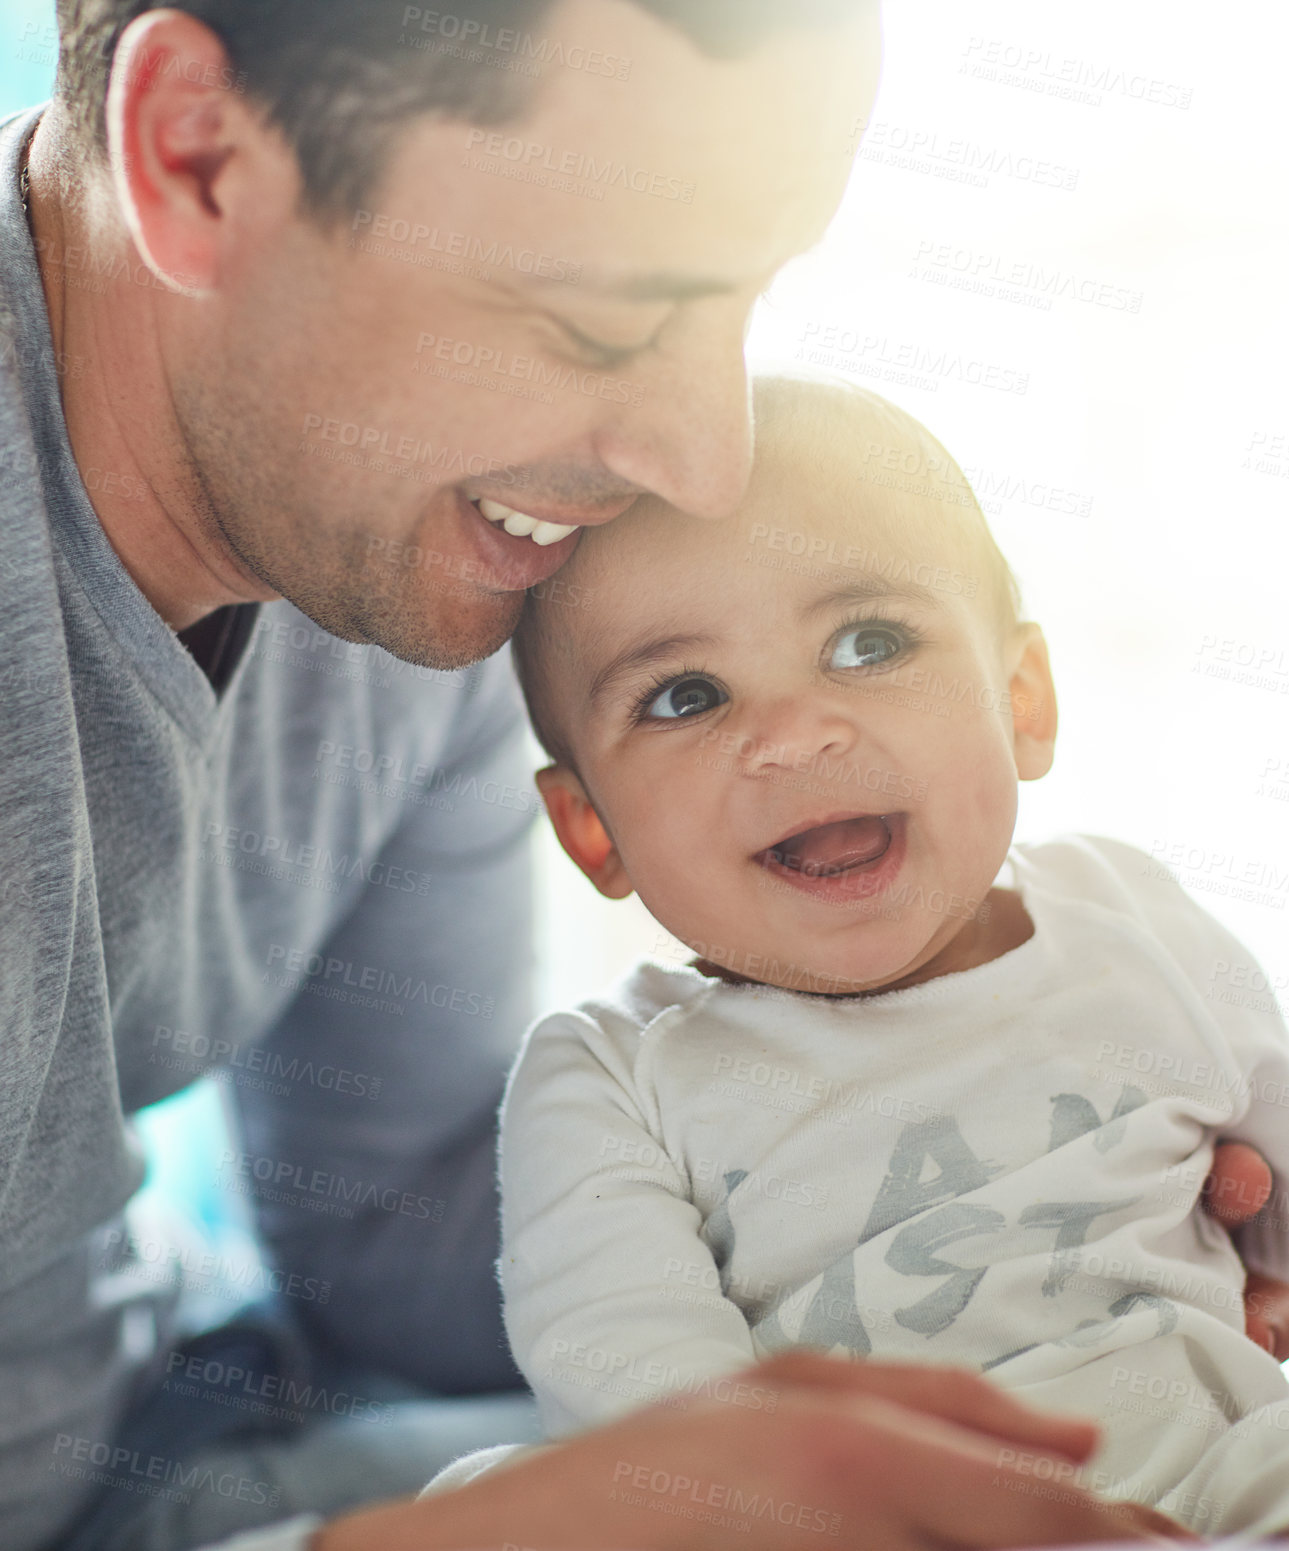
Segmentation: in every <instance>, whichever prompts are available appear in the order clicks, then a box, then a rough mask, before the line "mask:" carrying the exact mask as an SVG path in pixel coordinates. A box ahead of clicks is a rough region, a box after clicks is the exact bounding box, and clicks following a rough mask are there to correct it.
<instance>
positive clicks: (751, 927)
mask: <svg viewBox="0 0 1289 1551" xmlns="http://www.w3.org/2000/svg"><path fill="white" fill-rule="evenodd" d="M839 440H840V441H841V442H842V445H844V446H845V447H846V448H847V449H848V450H847V451H845V452H843V453H840V454H839V452H838V443H839ZM780 442H781V443H783V444H782V445H780V444H778V443H780ZM871 447H872V443H871V441H866V440H865V439H864V438H863V437H862V436H860V435H859V434H857V433H853V432H852V434H849V435H847V436H846V437H844V438H839V436H838V428H837V426H835V425H834V426H832V427H831V428H829V427H828V426H827V425H823V426H820V427H817V428H816V432H815V433H814V434H813V435H809V436H807V435H804V434H798V432H797V431H796V430H794V432H793V435H792V437H791V439H788V438H786V437H785V438H779V439H778V440H777V441H776V439H774V438H771V442H770V445H768V446H767V445H766V444H764V443H762V444H761V445H759V446H758V465H757V471H756V474H755V476H754V479H753V484H752V487H751V489H750V491H749V495H748V498H747V500H746V502H745V504H744V506H743V507H742V509H741V510H740V511H739V512H738V514H737V515H736V516H735V517H734V518H732V519H730V520H727V521H722V522H695V521H694V520H693V519H692V518H686V517H682V516H679V515H678V514H675V513H674V512H672V511H671V510H670V509H668V508H666V507H664V506H662V505H660V504H657V503H655V504H651V505H649V506H647V507H641V508H638V509H637V510H636V511H635V512H633V513H632V515H631V516H630V517H629V518H628V519H626V520H624V521H620V522H618V523H614V524H612V525H610V526H609V527H608V528H605V529H601V530H599V531H598V532H593V533H590V534H588V535H587V536H586V538H585V539H584V540H583V544H582V548H581V549H580V550H579V552H578V554H577V555H576V556H575V557H574V560H573V562H572V570H571V571H568V572H566V573H565V579H566V581H567V583H568V591H567V592H566V594H565V596H566V597H567V598H569V599H571V600H574V601H576V602H578V603H580V604H581V605H582V606H581V607H573V608H567V609H565V608H561V607H560V606H559V604H558V603H556V602H554V601H552V602H551V603H550V604H548V605H547V607H549V608H550V609H551V610H552V611H553V612H554V613H555V614H557V615H558V616H559V617H558V618H556V619H554V620H552V621H551V630H550V635H551V638H552V639H554V640H556V641H557V642H558V645H557V647H555V648H553V649H552V652H553V658H552V661H551V663H550V673H551V678H552V679H553V680H556V681H557V682H558V688H557V690H556V691H555V693H556V695H557V701H556V705H557V707H558V714H559V717H560V721H561V725H562V726H563V728H564V729H565V730H566V731H567V733H568V736H569V741H570V745H571V748H572V752H573V754H574V757H575V759H576V761H577V764H578V768H579V773H580V776H581V778H582V783H583V784H584V786H585V788H586V790H587V791H588V793H589V794H590V797H591V799H592V801H593V802H594V805H595V809H596V811H597V812H598V814H599V816H600V818H601V819H602V820H603V823H604V827H605V829H606V830H607V832H608V835H609V837H610V839H611V841H612V843H613V847H614V848H615V850H616V853H617V856H618V857H619V858H620V861H621V864H622V866H623V868H625V872H626V875H627V876H628V877H629V879H630V882H631V884H632V885H633V886H634V888H635V890H636V891H637V892H638V893H639V895H640V897H641V899H642V900H643V901H644V903H645V904H646V906H647V907H648V908H649V910H650V911H651V912H652V913H653V914H654V915H655V916H656V917H657V919H658V920H659V921H661V922H662V923H663V924H664V925H665V926H666V927H667V929H668V930H669V931H671V932H672V933H673V934H674V935H676V936H677V937H679V938H680V939H681V940H682V941H684V942H686V943H687V944H689V946H690V947H691V948H693V949H694V950H695V951H696V952H697V953H698V954H699V955H700V956H702V957H704V958H706V959H708V960H710V961H712V962H714V963H717V964H721V965H725V966H727V967H728V968H730V969H733V970H734V971H736V972H737V973H739V974H743V975H748V976H750V977H751V978H753V979H756V980H761V981H764V982H766V983H769V984H777V985H783V986H789V987H791V988H793V989H798V990H800V989H816V990H824V991H857V990H863V989H874V988H877V987H880V986H886V985H890V984H892V983H896V982H899V983H905V982H906V981H916V980H921V979H927V978H931V976H933V975H935V974H941V973H945V972H947V971H948V970H949V969H958V968H966V967H969V965H971V964H974V963H979V962H984V961H985V960H987V959H989V958H992V957H995V956H996V954H997V952H1001V951H1003V947H1005V946H1007V945H1009V944H1003V945H1001V946H999V944H998V940H997V937H996V931H997V927H996V925H991V916H992V915H993V914H994V912H992V911H991V909H990V908H989V906H988V905H984V902H985V901H986V897H987V895H988V893H989V890H990V886H991V884H992V883H993V881H994V879H995V877H996V876H997V874H998V871H999V868H1000V866H1001V865H1002V862H1003V860H1004V857H1005V855H1006V852H1007V848H1008V845H1009V844H1010V841H1011V837H1012V831H1013V826H1014V823H1015V816H1016V783H1017V776H1018V773H1019V774H1022V775H1032V774H1041V773H1042V771H1043V769H1046V764H1047V761H1048V760H1049V759H1050V736H1048V735H1047V734H1046V732H1045V731H1044V732H1043V733H1042V735H1041V736H1039V733H1038V729H1039V724H1040V721H1042V719H1043V718H1044V717H1045V716H1047V714H1048V713H1049V712H1050V711H1051V707H1050V704H1049V705H1047V706H1046V707H1045V706H1043V705H1042V704H1041V703H1040V702H1041V700H1042V698H1043V696H1044V695H1046V697H1047V699H1048V700H1049V702H1050V683H1048V682H1047V680H1046V667H1045V657H1044V658H1043V664H1042V669H1043V671H1042V673H1041V674H1040V675H1039V678H1038V680H1036V679H1035V677H1034V673H1033V671H1032V669H1033V651H1034V640H1035V638H1036V637H1037V633H1036V632H1035V631H1034V630H1033V627H1022V628H1021V630H1020V631H1018V632H1015V633H1013V634H1012V635H1011V636H1010V638H1009V639H1006V640H1003V639H1000V627H999V624H998V621H997V615H996V612H995V609H994V607H993V603H992V599H993V593H992V591H991V587H990V583H989V579H988V575H987V572H986V570H985V561H984V557H983V554H981V553H980V552H979V551H978V549H977V548H976V544H975V542H974V541H973V538H972V537H971V536H969V534H970V530H969V528H968V527H967V524H966V523H965V521H964V516H963V514H962V512H961V508H959V510H958V512H957V513H955V514H953V515H951V516H950V518H949V520H948V521H947V522H946V517H945V509H944V503H943V502H939V503H937V502H930V501H928V502H923V503H916V502H914V503H909V502H904V503H903V504H901V503H900V501H899V500H892V498H891V495H890V492H889V491H887V490H884V489H883V488H882V487H881V485H879V484H878V483H875V481H874V476H875V475H879V476H880V475H881V473H882V465H883V460H882V459H880V458H874V457H872V453H871ZM946 488H948V487H946ZM958 488H959V489H960V487H958ZM924 508H925V509H924ZM574 587H576V589H577V590H576V591H574V590H573V589H574ZM1037 641H1038V647H1037V650H1038V652H1039V654H1040V655H1042V646H1041V637H1037ZM1026 642H1028V643H1029V645H1028V647H1027V646H1026ZM1022 659H1024V662H1022ZM1025 663H1028V664H1029V668H1028V669H1027V668H1026V666H1025ZM1018 671H1019V673H1020V677H1019V678H1015V681H1013V680H1014V675H1016V674H1017V672H1018ZM1044 686H1046V687H1045V688H1044ZM1018 701H1019V702H1023V703H1021V704H1017V703H1015V702H1018ZM1043 727H1044V728H1045V727H1046V722H1043ZM1018 729H1019V732H1018ZM1042 743H1045V744H1046V754H1045V756H1044V753H1043V750H1042V748H1040V747H1039V744H1042ZM1036 751H1037V752H1036ZM1039 766H1041V768H1039ZM982 905H984V908H983V909H982Z"/></svg>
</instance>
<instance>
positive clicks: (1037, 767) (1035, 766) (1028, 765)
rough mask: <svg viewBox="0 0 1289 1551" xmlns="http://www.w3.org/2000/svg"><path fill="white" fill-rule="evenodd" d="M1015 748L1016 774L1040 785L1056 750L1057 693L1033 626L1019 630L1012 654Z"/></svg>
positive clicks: (1039, 634)
mask: <svg viewBox="0 0 1289 1551" xmlns="http://www.w3.org/2000/svg"><path fill="white" fill-rule="evenodd" d="M1011 665H1012V674H1011V682H1010V686H1009V688H1010V699H1011V709H1012V748H1013V751H1014V753H1015V758H1016V774H1017V775H1018V776H1019V777H1020V779H1021V780H1022V781H1037V780H1038V778H1039V777H1040V776H1045V775H1046V774H1047V772H1048V771H1049V770H1050V769H1051V768H1052V755H1053V752H1054V750H1055V748H1056V689H1055V686H1054V685H1053V683H1052V668H1051V664H1050V663H1049V662H1048V660H1047V642H1046V641H1045V640H1044V639H1043V632H1042V631H1041V630H1040V629H1039V627H1038V626H1037V625H1035V624H1033V623H1030V622H1026V623H1025V624H1022V625H1020V626H1019V627H1018V628H1017V634H1016V638H1015V642H1014V644H1013V647H1012V651H1011Z"/></svg>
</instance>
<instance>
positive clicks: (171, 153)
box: [107, 9, 292, 296]
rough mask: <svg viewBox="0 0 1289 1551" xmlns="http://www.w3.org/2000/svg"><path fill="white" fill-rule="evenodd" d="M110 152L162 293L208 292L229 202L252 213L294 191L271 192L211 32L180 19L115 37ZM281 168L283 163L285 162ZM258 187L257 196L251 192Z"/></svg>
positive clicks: (123, 204)
mask: <svg viewBox="0 0 1289 1551" xmlns="http://www.w3.org/2000/svg"><path fill="white" fill-rule="evenodd" d="M107 130H108V151H109V157H110V161H111V167H112V178H113V183H114V185H115V189H116V197H117V203H118V205H119V207H120V210H121V215H122V218H123V219H124V221H125V224H126V228H127V230H128V231H129V233H130V236H131V238H132V239H133V241H134V245H135V247H136V248H137V249H138V250H139V254H140V256H141V257H142V258H143V260H144V262H145V263H146V264H147V265H148V268H149V269H151V270H152V271H153V273H154V274H155V275H156V276H157V277H158V279H159V280H161V281H162V282H163V283H164V284H165V285H166V287H167V288H168V289H170V290H172V291H176V292H179V293H181V294H183V295H189V296H200V295H202V294H203V293H207V292H209V291H211V290H212V289H214V287H215V284H216V282H217V280H218V277H219V270H220V256H221V251H222V248H223V245H224V242H225V241H226V240H227V234H226V232H225V231H224V228H225V227H226V226H227V224H228V223H227V219H226V218H227V215H228V211H229V200H230V197H233V196H234V195H235V197H237V198H238V200H239V202H240V203H242V204H245V205H246V207H247V208H248V209H249V208H251V205H250V204H248V203H247V202H248V201H251V200H252V199H253V198H254V196H256V194H258V205H259V207H260V208H261V209H263V208H264V205H265V203H266V201H272V200H273V199H274V198H290V197H291V192H292V191H289V190H286V189H285V188H283V189H279V188H277V187H276V186H274V187H272V188H268V187H266V185H267V184H269V183H270V182H272V183H273V184H274V185H276V184H277V183H279V182H281V181H282V175H283V172H284V171H286V169H282V168H280V169H276V173H275V176H273V177H270V173H269V168H268V166H267V162H268V161H269V160H270V158H268V157H266V156H264V155H263V154H259V155H255V156H248V155H246V154H243V155H241V156H239V155H238V154H237V153H238V152H239V151H241V152H243V153H246V152H249V151H251V149H252V146H253V145H254V146H255V147H256V148H257V149H258V150H259V151H260V152H261V153H262V152H263V151H264V150H265V149H266V145H267V138H268V137H266V136H265V134H264V131H263V130H262V129H261V128H260V127H259V125H258V123H257V121H256V119H255V117H254V114H253V112H252V110H251V108H250V106H249V103H248V99H247V98H246V97H245V96H244V95H243V94H242V85H241V79H240V77H239V75H238V73H237V72H236V71H235V70H234V69H233V66H232V63H231V61H230V60H229V57H228V54H227V52H226V50H225V48H224V45H223V44H222V43H221V41H220V39H219V38H218V37H217V36H216V34H215V33H214V32H212V31H211V29H210V28H209V27H207V26H205V25H204V23H202V22H200V21H198V20H197V18H196V17H194V16H189V15H188V14H187V13H186V12H183V11H177V10H170V9H161V10H152V11H148V12H146V13H145V14H144V15H142V16H136V17H135V19H134V20H133V21H132V22H130V24H129V25H128V26H127V27H126V29H125V31H124V32H123V33H122V34H121V38H120V41H119V42H118V44H117V47H116V53H115V55H114V57H113V61H112V73H111V77H110V79H109V82H108V91H107ZM284 159H285V158H284ZM255 180H258V183H259V187H258V190H256V189H253V188H252V187H251V186H250V185H251V183H252V182H253V181H255Z"/></svg>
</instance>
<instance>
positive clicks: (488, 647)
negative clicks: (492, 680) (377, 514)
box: [351, 582, 524, 671]
mask: <svg viewBox="0 0 1289 1551" xmlns="http://www.w3.org/2000/svg"><path fill="white" fill-rule="evenodd" d="M523 606H524V594H523V593H522V592H486V591H484V590H482V589H478V588H465V587H463V588H456V587H454V586H453V585H452V584H451V583H447V584H439V585H438V586H437V587H436V586H435V585H434V584H433V583H432V582H431V583H430V584H429V585H426V586H421V587H418V588H416V589H415V590H414V591H413V592H412V593H411V594H410V595H407V596H403V597H401V598H397V599H395V598H365V599H362V600H357V614H356V617H355V620H354V627H355V635H354V636H353V637H351V639H357V640H362V641H370V642H372V643H374V644H375V645H376V646H379V647H381V648H383V650H385V651H387V652H388V653H389V654H390V655H391V656H392V657H397V658H399V659H400V660H401V661H402V662H408V663H412V664H414V665H415V666H416V667H420V668H436V669H440V670H443V671H448V670H451V669H454V668H466V667H469V666H470V664H471V663H475V662H481V661H482V660H483V659H484V658H485V657H491V656H492V654H493V653H494V652H496V651H498V650H499V649H500V648H501V647H502V646H504V645H505V643H506V642H507V641H508V640H509V639H510V637H511V636H512V635H513V634H514V630H515V626H516V625H517V624H518V623H519V615H520V613H521V611H522V610H523Z"/></svg>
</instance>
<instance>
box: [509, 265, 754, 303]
mask: <svg viewBox="0 0 1289 1551" xmlns="http://www.w3.org/2000/svg"><path fill="white" fill-rule="evenodd" d="M526 278H527V280H528V282H529V283H530V284H531V285H532V286H534V287H540V288H542V289H543V290H549V291H554V292H558V291H568V290H575V291H578V292H589V293H591V294H592V295H594V296H607V297H610V298H611V299H613V300H615V301H623V302H691V301H695V300H696V299H697V298H699V297H702V296H731V295H733V293H734V292H735V291H737V290H738V289H739V282H738V281H737V280H731V279H729V278H728V277H725V276H721V275H690V274H681V273H677V272H674V271H672V270H657V271H654V272H653V273H647V274H638V275H622V274H619V275H614V274H596V273H594V272H591V273H588V274H584V275H582V276H581V277H580V279H578V280H576V281H574V282H572V283H570V282H569V281H568V280H567V279H560V278H556V277H555V276H552V275H529V276H527V277H526Z"/></svg>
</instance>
